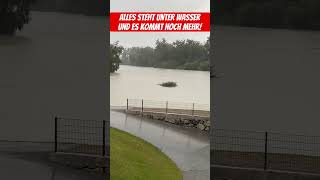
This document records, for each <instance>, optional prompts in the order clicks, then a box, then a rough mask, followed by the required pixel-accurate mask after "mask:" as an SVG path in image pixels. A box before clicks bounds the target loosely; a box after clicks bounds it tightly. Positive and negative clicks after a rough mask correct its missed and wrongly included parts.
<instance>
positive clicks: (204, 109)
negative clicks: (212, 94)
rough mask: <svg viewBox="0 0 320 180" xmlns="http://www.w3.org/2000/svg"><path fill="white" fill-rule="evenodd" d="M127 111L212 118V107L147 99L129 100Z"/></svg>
mask: <svg viewBox="0 0 320 180" xmlns="http://www.w3.org/2000/svg"><path fill="white" fill-rule="evenodd" d="M127 110H130V111H140V112H153V113H165V114H181V115H190V116H202V117H209V116H210V105H207V104H197V103H182V102H172V101H154V100H145V99H127Z"/></svg>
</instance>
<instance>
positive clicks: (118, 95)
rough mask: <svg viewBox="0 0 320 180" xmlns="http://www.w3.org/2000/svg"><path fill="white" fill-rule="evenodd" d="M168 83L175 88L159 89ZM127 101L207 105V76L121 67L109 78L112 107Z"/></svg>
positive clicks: (199, 72) (208, 98)
mask: <svg viewBox="0 0 320 180" xmlns="http://www.w3.org/2000/svg"><path fill="white" fill-rule="evenodd" d="M167 81H174V82H177V84H178V86H177V87H175V88H165V87H161V86H159V83H162V82H167ZM127 98H130V99H147V100H157V101H173V102H195V103H199V104H210V74H209V72H204V71H186V70H173V69H160V68H150V67H137V66H126V65H121V66H120V69H119V70H118V71H117V72H116V73H113V74H111V75H110V99H111V105H113V106H122V105H124V104H125V102H126V99H127Z"/></svg>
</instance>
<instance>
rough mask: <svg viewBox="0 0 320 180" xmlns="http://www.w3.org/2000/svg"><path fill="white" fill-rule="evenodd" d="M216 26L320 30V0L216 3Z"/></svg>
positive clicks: (255, 0)
mask: <svg viewBox="0 0 320 180" xmlns="http://www.w3.org/2000/svg"><path fill="white" fill-rule="evenodd" d="M213 8H214V12H213V22H214V24H224V25H238V26H249V27H266V28H288V29H310V30H320V21H319V19H320V1H319V0H229V1H222V0H213Z"/></svg>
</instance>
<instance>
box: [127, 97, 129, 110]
mask: <svg viewBox="0 0 320 180" xmlns="http://www.w3.org/2000/svg"><path fill="white" fill-rule="evenodd" d="M128 110H129V99H128V98H127V111H128Z"/></svg>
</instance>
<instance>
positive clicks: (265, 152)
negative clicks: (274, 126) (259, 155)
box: [264, 132, 268, 170]
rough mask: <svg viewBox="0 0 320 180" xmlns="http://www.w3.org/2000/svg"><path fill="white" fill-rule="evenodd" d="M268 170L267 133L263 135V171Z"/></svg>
mask: <svg viewBox="0 0 320 180" xmlns="http://www.w3.org/2000/svg"><path fill="white" fill-rule="evenodd" d="M267 169H268V132H266V133H265V140H264V170H267Z"/></svg>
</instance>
